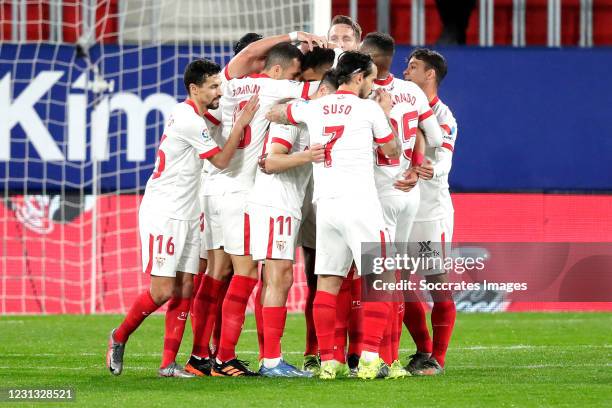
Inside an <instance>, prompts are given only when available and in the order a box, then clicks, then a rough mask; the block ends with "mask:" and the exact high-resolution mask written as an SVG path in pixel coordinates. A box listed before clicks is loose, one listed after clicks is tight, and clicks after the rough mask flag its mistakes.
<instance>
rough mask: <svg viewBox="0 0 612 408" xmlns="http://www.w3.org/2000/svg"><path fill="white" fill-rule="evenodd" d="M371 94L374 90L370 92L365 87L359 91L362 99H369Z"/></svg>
mask: <svg viewBox="0 0 612 408" xmlns="http://www.w3.org/2000/svg"><path fill="white" fill-rule="evenodd" d="M371 93H372V88H370V90H369V91H368V90H367V89H366V88H365V87H363V88H361V89H360V90H359V97H360V98H361V99H367V98H368V97H369V96H370V94H371Z"/></svg>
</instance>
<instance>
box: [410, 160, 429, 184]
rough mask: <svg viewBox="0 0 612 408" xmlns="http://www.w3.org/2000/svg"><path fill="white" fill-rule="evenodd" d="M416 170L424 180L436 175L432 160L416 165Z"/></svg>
mask: <svg viewBox="0 0 612 408" xmlns="http://www.w3.org/2000/svg"><path fill="white" fill-rule="evenodd" d="M414 171H416V173H417V174H418V175H419V177H420V178H422V179H423V180H431V179H432V178H433V176H434V169H433V166H432V165H431V161H429V160H427V161H426V162H425V163H423V164H422V165H420V166H418V167H415V168H414Z"/></svg>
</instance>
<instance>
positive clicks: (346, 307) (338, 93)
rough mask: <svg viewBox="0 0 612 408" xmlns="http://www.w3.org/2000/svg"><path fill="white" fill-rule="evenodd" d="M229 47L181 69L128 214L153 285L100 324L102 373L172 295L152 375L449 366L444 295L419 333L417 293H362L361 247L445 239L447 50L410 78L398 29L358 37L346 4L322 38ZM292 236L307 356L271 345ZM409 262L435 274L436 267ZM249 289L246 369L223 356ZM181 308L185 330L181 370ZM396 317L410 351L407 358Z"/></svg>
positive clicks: (379, 371) (282, 316)
mask: <svg viewBox="0 0 612 408" xmlns="http://www.w3.org/2000/svg"><path fill="white" fill-rule="evenodd" d="M234 51H235V56H234V57H233V58H232V59H231V61H230V62H229V63H228V64H227V65H226V66H225V68H223V69H221V68H220V67H219V66H218V65H217V64H215V63H213V62H211V61H208V60H203V59H198V60H195V61H193V62H191V63H189V64H188V66H187V67H186V70H185V74H184V83H185V87H186V90H187V95H188V96H187V99H186V100H185V101H184V102H181V103H178V104H177V105H176V106H175V107H174V109H173V110H172V114H171V116H170V118H169V120H168V121H167V124H166V126H165V129H164V133H163V136H162V137H161V140H160V144H159V149H158V153H157V160H156V163H155V168H154V171H153V174H152V175H151V177H150V179H149V181H148V182H147V186H146V189H145V194H144V197H143V200H142V203H141V206H140V210H139V229H140V239H141V242H142V261H143V271H144V272H145V273H147V274H150V275H151V286H150V288H149V289H147V290H146V291H144V292H143V293H141V294H140V295H139V296H138V297H137V298H136V300H135V302H134V303H133V305H132V306H131V308H130V310H129V312H128V314H127V315H126V317H125V319H124V320H123V322H122V323H121V325H120V326H119V327H117V328H116V329H113V330H112V332H111V334H110V338H109V344H108V352H107V366H108V368H109V369H110V372H111V373H112V374H114V375H119V374H121V372H122V369H123V355H124V351H125V345H126V343H127V341H128V339H129V336H130V334H131V333H133V332H134V331H135V330H136V329H137V328H138V326H139V325H140V324H141V323H142V321H143V320H144V319H145V318H146V317H147V316H148V315H150V314H151V313H153V312H155V311H156V310H157V309H159V308H160V307H161V306H162V305H164V304H165V303H167V304H168V305H167V312H166V320H165V322H166V323H165V336H164V350H163V355H162V362H161V368H160V369H159V375H160V376H162V377H183V378H188V377H195V376H233V377H238V376H258V375H261V376H267V377H312V376H318V377H320V378H321V379H334V378H337V377H341V376H349V377H351V376H353V377H359V378H363V379H371V378H381V377H386V378H399V377H404V376H407V375H410V374H412V375H436V374H441V373H443V371H444V357H445V354H446V350H447V347H448V342H449V339H450V337H451V333H452V330H453V326H454V322H455V306H454V303H453V301H452V299H451V298H450V296H449V293H446V292H443V291H439V292H435V293H433V292H432V293H431V296H432V299H433V308H432V313H431V323H432V328H433V336H430V333H429V330H428V327H427V324H426V315H425V308H424V305H423V303H422V302H421V301H420V300H419V299H418V298H416V297H415V298H412V299H402V300H401V301H397V302H387V301H363V302H361V301H360V300H361V299H360V295H361V284H362V281H363V279H362V278H361V277H362V276H363V274H364V273H368V271H362V269H361V268H362V266H361V256H360V253H361V244H362V242H380V245H381V250H383V251H384V250H387V247H388V246H389V245H390V243H393V242H395V243H408V242H424V243H428V245H429V246H431V245H432V243H439V244H440V245H442V252H444V246H445V245H448V243H449V242H451V240H452V231H453V207H452V202H451V199H450V194H449V191H448V181H447V180H448V173H449V171H450V168H451V161H452V154H453V148H454V142H455V138H456V135H457V125H456V122H455V120H454V118H453V116H452V114H451V112H450V110H449V109H448V107H447V106H446V105H444V104H443V103H442V102H441V101H440V99H439V98H438V96H437V90H438V86H439V85H440V82H441V81H442V79H443V78H444V76H445V75H446V70H447V67H446V62H445V60H444V58H443V57H442V56H441V55H440V54H439V53H437V52H435V51H431V50H427V49H417V50H415V51H414V52H413V53H412V54H411V55H410V57H409V59H408V61H407V67H406V70H405V71H404V78H405V80H401V79H398V78H395V77H393V75H392V74H391V73H390V72H389V70H390V67H391V62H392V59H393V54H394V41H393V39H392V38H391V37H390V36H388V35H386V34H382V33H370V34H368V35H366V36H365V38H364V39H363V41H361V28H360V27H359V25H358V24H357V23H355V22H353V21H352V20H351V19H350V18H349V17H346V16H336V17H334V19H333V20H332V22H331V26H330V29H329V32H328V36H327V38H325V37H319V36H316V35H313V34H309V33H304V32H292V33H290V34H286V35H278V36H272V37H266V38H262V37H261V36H259V35H257V34H253V33H249V34H247V35H245V36H244V37H243V38H242V39H241V40H240V41H239V42H238V43H236V46H235V49H234ZM221 146H222V147H221ZM398 245H399V244H398ZM299 246H301V247H302V248H303V251H304V252H303V253H304V264H305V273H306V275H307V282H308V288H309V291H308V296H307V301H306V310H305V315H306V350H305V352H304V362H303V365H302V367H301V368H297V367H295V366H293V365H291V364H289V363H288V362H286V361H285V360H284V359H283V358H282V352H281V337H282V336H283V332H284V328H285V321H286V315H287V307H286V303H287V297H288V293H289V290H290V288H291V286H292V284H293V262H294V257H295V252H296V248H297V247H299ZM389 249H390V248H389ZM397 249H398V250H399V249H400V248H397ZM404 250H409V249H408V248H404ZM315 254H316V256H315ZM260 263H261V264H262V265H261V268H258V264H260ZM259 270H261V277H260V276H259ZM416 272H417V273H419V274H421V275H424V276H425V278H426V279H427V280H428V281H430V282H443V281H445V280H446V279H447V277H446V273H445V271H444V270H435V269H431V270H420V271H416ZM254 290H256V297H255V317H256V322H257V332H258V339H259V361H260V367H259V370H258V371H252V370H251V369H250V368H249V367H248V363H246V362H245V361H243V360H240V359H238V358H237V356H236V351H235V348H236V344H237V342H238V339H239V337H240V334H241V331H242V327H243V323H244V319H245V310H246V306H247V301H248V299H249V297H250V296H251V294H252V292H253V291H254ZM189 316H190V317H191V325H192V330H193V334H194V342H193V349H192V354H191V356H190V358H189V361H188V362H187V364H186V365H185V366H184V367H182V366H180V365H179V364H177V363H176V361H175V359H176V355H177V352H178V350H179V347H180V344H181V340H182V337H183V332H184V329H185V324H186V320H187V318H188V317H189ZM403 324H405V325H406V327H407V328H408V330H409V332H410V334H411V335H412V338H413V340H414V342H415V344H416V349H417V352H416V353H415V354H413V355H412V356H410V361H409V362H408V364H407V365H406V366H403V365H402V364H401V363H400V361H399V342H400V337H401V332H402V327H403V326H402V325H403ZM347 338H348V348H347Z"/></svg>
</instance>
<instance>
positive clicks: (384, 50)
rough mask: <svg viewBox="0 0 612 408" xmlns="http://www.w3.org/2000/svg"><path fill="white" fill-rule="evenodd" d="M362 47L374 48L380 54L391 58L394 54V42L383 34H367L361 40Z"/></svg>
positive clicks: (387, 35)
mask: <svg viewBox="0 0 612 408" xmlns="http://www.w3.org/2000/svg"><path fill="white" fill-rule="evenodd" d="M362 46H364V47H368V48H374V49H376V50H377V51H379V52H380V53H381V54H383V55H386V56H389V57H392V56H393V53H394V52H395V41H394V40H393V37H391V36H390V35H389V34H385V33H379V32H374V33H368V35H366V36H365V38H364V39H363V43H362Z"/></svg>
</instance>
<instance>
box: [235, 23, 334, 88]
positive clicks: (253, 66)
mask: <svg viewBox="0 0 612 408" xmlns="http://www.w3.org/2000/svg"><path fill="white" fill-rule="evenodd" d="M295 39H297V41H300V42H302V43H306V44H307V46H308V49H309V50H312V48H313V47H315V46H319V47H324V46H326V45H327V40H326V39H325V37H321V36H318V35H314V34H310V33H306V32H303V31H297V32H295V33H291V34H281V35H274V36H271V37H266V38H262V39H261V40H259V41H255V42H253V43H251V44H249V45H248V46H246V47H245V48H244V49H243V50H242V51H240V52H239V53H238V54H237V55H236V56H234V58H232V59H231V61H230V62H229V63H228V64H227V68H226V69H227V71H226V74H227V75H228V76H229V78H228V79H230V78H239V77H242V76H244V75H249V74H251V73H253V72H256V71H258V70H260V69H261V68H263V65H262V64H261V63H260V62H261V60H263V59H265V57H266V55H267V54H268V51H270V48H272V47H274V46H275V45H276V44H278V43H281V42H288V41H293V40H295Z"/></svg>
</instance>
